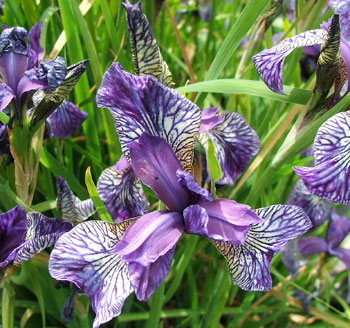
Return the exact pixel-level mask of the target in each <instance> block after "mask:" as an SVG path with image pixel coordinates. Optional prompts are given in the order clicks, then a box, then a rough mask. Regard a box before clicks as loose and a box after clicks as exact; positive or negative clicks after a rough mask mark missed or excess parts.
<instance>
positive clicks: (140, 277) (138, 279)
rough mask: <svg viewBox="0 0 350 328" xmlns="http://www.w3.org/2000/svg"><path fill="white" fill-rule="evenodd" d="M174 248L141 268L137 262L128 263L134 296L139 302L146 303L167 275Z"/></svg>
mask: <svg viewBox="0 0 350 328" xmlns="http://www.w3.org/2000/svg"><path fill="white" fill-rule="evenodd" d="M174 251H175V247H173V248H172V249H170V250H169V251H168V252H167V253H166V254H164V255H163V256H160V257H159V258H158V259H157V260H156V261H155V262H154V263H150V264H149V265H147V266H143V265H141V264H139V263H138V262H131V263H129V275H130V280H131V282H132V285H133V286H134V288H135V294H136V296H137V298H138V299H139V300H140V301H146V300H148V299H149V297H150V296H151V295H152V294H153V293H154V291H155V290H156V289H157V288H158V287H159V286H160V284H161V283H162V282H163V281H164V279H165V278H166V276H167V275H168V272H169V269H170V266H171V262H172V260H173V257H174Z"/></svg>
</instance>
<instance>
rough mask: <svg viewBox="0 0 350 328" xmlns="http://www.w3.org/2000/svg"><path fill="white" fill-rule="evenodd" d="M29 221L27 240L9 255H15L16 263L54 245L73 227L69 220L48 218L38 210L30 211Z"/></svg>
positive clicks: (14, 261) (14, 260)
mask: <svg viewBox="0 0 350 328" xmlns="http://www.w3.org/2000/svg"><path fill="white" fill-rule="evenodd" d="M27 221H28V230H27V233H26V236H25V241H24V242H23V243H22V244H21V245H19V246H18V247H17V248H16V249H15V250H14V251H13V252H12V253H11V254H10V255H9V257H13V256H14V259H13V263H14V264H19V263H23V262H25V261H27V260H29V259H30V258H31V257H33V256H34V255H35V254H38V253H40V252H41V251H42V250H44V249H45V248H47V247H49V246H52V245H54V244H55V242H56V241H57V239H58V238H59V237H60V236H61V235H63V234H64V233H65V232H67V231H69V230H71V229H72V228H73V225H72V224H71V223H69V222H65V221H63V220H62V219H57V218H48V217H46V216H45V215H43V214H41V213H36V212H30V213H28V214H27Z"/></svg>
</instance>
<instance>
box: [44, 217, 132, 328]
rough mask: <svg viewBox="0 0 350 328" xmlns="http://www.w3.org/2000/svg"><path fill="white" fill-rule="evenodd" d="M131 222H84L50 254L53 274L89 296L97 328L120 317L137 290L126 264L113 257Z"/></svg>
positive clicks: (58, 242) (119, 257)
mask: <svg viewBox="0 0 350 328" xmlns="http://www.w3.org/2000/svg"><path fill="white" fill-rule="evenodd" d="M131 222H132V221H124V222H122V223H119V224H113V223H109V222H103V221H90V222H83V223H81V224H79V225H77V226H76V227H75V228H74V229H73V230H71V231H70V232H69V233H67V234H65V235H63V236H62V237H61V238H60V239H59V240H58V241H57V243H56V245H55V248H54V250H53V251H52V253H51V256H50V262H49V271H50V274H51V275H52V276H53V277H54V278H55V279H57V280H68V281H71V282H73V283H75V284H76V285H77V286H78V287H79V288H81V289H82V290H83V291H84V292H85V293H86V294H87V295H88V296H89V298H90V302H91V306H92V308H93V310H94V311H95V313H96V318H95V320H94V324H93V327H94V328H97V327H99V326H100V325H101V324H102V323H105V322H107V321H109V320H111V319H112V318H114V317H115V316H118V315H119V314H120V313H121V310H122V307H123V304H124V301H125V299H126V298H127V297H128V296H129V295H130V294H131V293H132V292H133V290H134V289H133V287H132V285H131V282H130V279H129V273H128V265H127V263H123V262H121V256H120V255H117V254H115V253H114V248H115V245H116V244H117V243H118V241H119V240H120V239H121V238H122V236H123V233H124V232H125V230H126V229H127V227H128V226H129V225H130V224H131Z"/></svg>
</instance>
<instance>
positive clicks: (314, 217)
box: [286, 180, 334, 227]
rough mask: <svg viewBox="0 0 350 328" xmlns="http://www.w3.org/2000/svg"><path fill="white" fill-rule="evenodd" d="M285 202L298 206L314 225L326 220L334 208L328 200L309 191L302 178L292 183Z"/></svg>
mask: <svg viewBox="0 0 350 328" xmlns="http://www.w3.org/2000/svg"><path fill="white" fill-rule="evenodd" d="M286 204H288V205H297V206H300V207H301V208H302V209H303V210H304V211H305V212H306V214H307V215H308V216H309V218H310V219H311V222H312V225H313V226H314V227H317V226H319V225H321V224H322V223H323V222H324V221H326V220H327V219H328V218H329V217H330V214H331V212H332V209H333V208H334V205H333V203H332V202H330V201H329V200H327V199H322V198H320V197H318V196H315V195H313V194H312V193H310V191H309V190H308V189H307V188H306V187H305V185H304V182H303V181H302V180H298V181H297V183H296V184H295V185H294V187H293V189H292V191H291V193H290V195H289V197H288V199H287V202H286Z"/></svg>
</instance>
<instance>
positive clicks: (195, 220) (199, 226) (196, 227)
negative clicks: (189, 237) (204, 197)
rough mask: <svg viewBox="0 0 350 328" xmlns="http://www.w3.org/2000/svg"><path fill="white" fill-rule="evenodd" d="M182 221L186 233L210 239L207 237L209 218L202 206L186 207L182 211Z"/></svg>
mask: <svg viewBox="0 0 350 328" xmlns="http://www.w3.org/2000/svg"><path fill="white" fill-rule="evenodd" d="M183 219H184V223H185V231H186V232H187V233H191V234H197V235H202V236H204V237H208V238H210V237H209V235H208V220H209V216H208V213H207V211H206V210H205V209H204V208H203V207H202V206H199V205H191V206H188V207H186V208H185V209H184V211H183Z"/></svg>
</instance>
